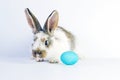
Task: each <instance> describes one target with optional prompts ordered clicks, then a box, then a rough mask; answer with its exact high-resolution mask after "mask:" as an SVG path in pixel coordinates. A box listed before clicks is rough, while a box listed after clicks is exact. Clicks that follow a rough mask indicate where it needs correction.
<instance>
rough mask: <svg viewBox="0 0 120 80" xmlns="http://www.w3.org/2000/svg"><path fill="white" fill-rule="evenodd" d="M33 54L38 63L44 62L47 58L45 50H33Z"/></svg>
mask: <svg viewBox="0 0 120 80" xmlns="http://www.w3.org/2000/svg"><path fill="white" fill-rule="evenodd" d="M32 54H33V57H34V58H35V60H36V61H37V62H40V61H44V58H45V57H46V51H45V50H32Z"/></svg>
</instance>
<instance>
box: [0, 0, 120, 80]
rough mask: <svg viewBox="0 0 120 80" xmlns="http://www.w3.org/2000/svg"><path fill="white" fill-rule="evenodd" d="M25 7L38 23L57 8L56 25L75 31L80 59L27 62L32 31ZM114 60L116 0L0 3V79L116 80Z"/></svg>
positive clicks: (119, 5) (118, 33) (119, 4)
mask: <svg viewBox="0 0 120 80" xmlns="http://www.w3.org/2000/svg"><path fill="white" fill-rule="evenodd" d="M25 8H30V10H31V11H32V12H33V13H34V14H35V15H36V17H37V18H38V19H39V21H40V23H41V25H44V22H45V20H46V18H47V17H48V15H49V14H50V13H51V12H52V11H53V10H54V9H56V10H58V12H59V15H60V19H59V25H60V26H63V27H64V28H66V29H68V30H69V31H71V32H72V33H73V34H74V35H76V39H77V49H79V53H80V54H81V55H82V56H85V59H84V60H83V61H82V60H81V61H80V62H79V63H78V64H77V65H75V66H72V67H67V66H63V65H49V64H47V63H36V62H34V61H31V60H30V56H31V53H30V52H31V51H30V50H31V49H30V48H31V43H32V37H33V34H32V30H31V29H30V27H29V25H28V24H27V21H26V18H25V14H24V9H25ZM94 58H96V59H94ZM87 59H88V60H87ZM89 59H90V60H89ZM119 59H120V1H119V0H1V1H0V75H1V76H0V79H1V80H19V79H20V80H21V79H22V80H28V79H29V80H40V79H42V80H50V78H51V80H73V79H74V80H108V79H109V80H117V79H118V80H120V77H119V74H120V69H119V67H120V60H119ZM48 65H49V67H48ZM6 76H7V77H6Z"/></svg>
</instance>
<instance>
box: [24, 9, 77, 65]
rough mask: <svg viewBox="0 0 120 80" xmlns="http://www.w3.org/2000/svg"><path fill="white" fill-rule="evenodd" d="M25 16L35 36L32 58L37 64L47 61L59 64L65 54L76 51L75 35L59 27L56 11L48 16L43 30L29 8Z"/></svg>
mask: <svg viewBox="0 0 120 80" xmlns="http://www.w3.org/2000/svg"><path fill="white" fill-rule="evenodd" d="M25 14H26V18H27V21H28V24H29V25H30V27H31V28H32V31H33V34H34V42H33V44H32V56H33V58H34V59H35V60H36V61H37V62H39V61H45V60H47V61H48V62H50V63H59V62H60V55H61V54H62V53H63V52H65V51H70V50H74V48H75V38H74V35H73V34H72V33H70V32H69V31H67V30H65V29H64V28H63V27H60V26H58V20H59V15H58V12H57V11H56V10H54V11H53V12H52V13H51V14H50V15H49V16H48V18H47V20H46V22H45V24H44V26H43V28H42V27H41V25H40V23H39V21H38V19H37V18H36V17H35V16H34V14H33V13H32V12H31V11H30V10H29V9H28V8H26V9H25Z"/></svg>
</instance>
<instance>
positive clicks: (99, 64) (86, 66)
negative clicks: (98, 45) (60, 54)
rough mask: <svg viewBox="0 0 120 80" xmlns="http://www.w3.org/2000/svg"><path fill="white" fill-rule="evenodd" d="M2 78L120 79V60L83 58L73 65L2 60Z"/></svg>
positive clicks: (4, 79) (32, 79)
mask: <svg viewBox="0 0 120 80" xmlns="http://www.w3.org/2000/svg"><path fill="white" fill-rule="evenodd" d="M0 80H120V60H118V59H109V60H108V59H89V60H81V61H79V62H78V63H77V64H75V65H73V66H66V65H64V64H49V63H45V62H41V63H39V62H38V63H37V62H34V61H32V60H29V58H17V59H10V58H9V59H7V60H4V62H3V61H2V62H1V61H0Z"/></svg>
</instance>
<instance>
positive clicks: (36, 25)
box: [25, 8, 42, 34]
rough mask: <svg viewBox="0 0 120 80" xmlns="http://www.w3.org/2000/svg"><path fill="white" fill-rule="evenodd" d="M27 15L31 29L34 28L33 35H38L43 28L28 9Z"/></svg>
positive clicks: (26, 10)
mask: <svg viewBox="0 0 120 80" xmlns="http://www.w3.org/2000/svg"><path fill="white" fill-rule="evenodd" d="M25 14H26V18H27V21H28V24H29V25H30V27H31V28H32V30H33V33H34V34H35V33H37V32H39V31H41V30H42V28H41V26H40V23H39V21H38V20H37V18H36V17H35V16H34V15H33V14H32V13H31V11H30V10H29V9H28V8H26V9H25Z"/></svg>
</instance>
